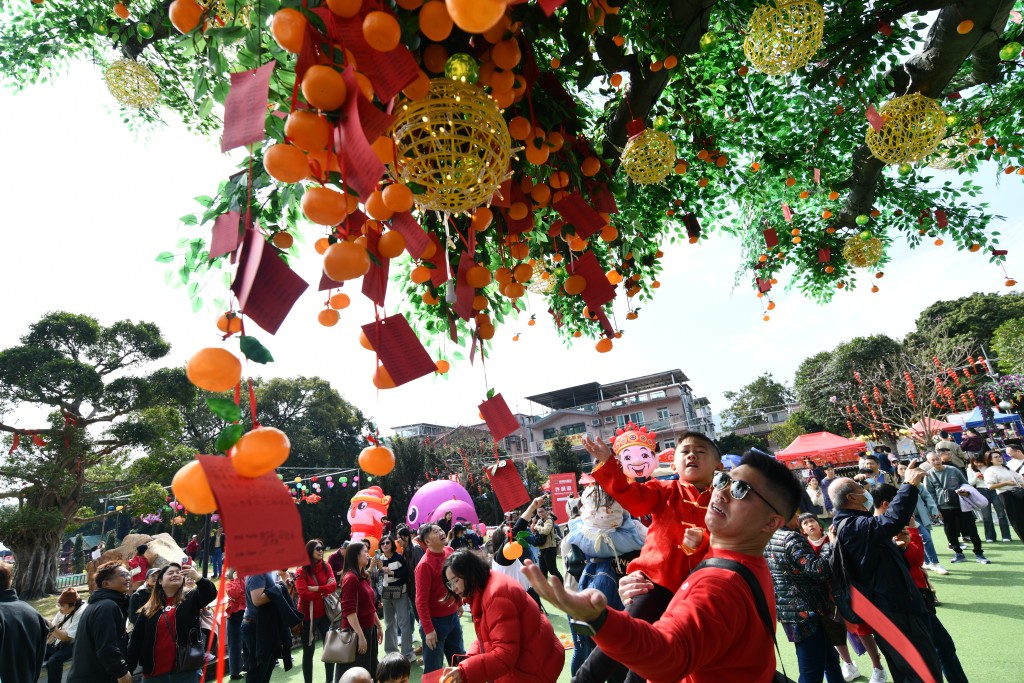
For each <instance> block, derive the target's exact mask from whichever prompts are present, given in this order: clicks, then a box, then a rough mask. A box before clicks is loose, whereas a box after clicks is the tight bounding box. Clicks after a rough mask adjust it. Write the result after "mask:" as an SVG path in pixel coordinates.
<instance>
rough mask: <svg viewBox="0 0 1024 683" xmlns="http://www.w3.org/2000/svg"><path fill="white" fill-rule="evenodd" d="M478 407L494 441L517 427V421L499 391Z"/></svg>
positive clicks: (499, 439)
mask: <svg viewBox="0 0 1024 683" xmlns="http://www.w3.org/2000/svg"><path fill="white" fill-rule="evenodd" d="M479 408H480V414H481V415H483V416H484V422H486V423H487V429H489V430H490V432H491V436H493V437H494V441H495V443H497V442H498V441H501V440H502V439H504V438H505V437H506V436H508V435H509V434H512V433H513V432H515V431H516V430H518V429H519V421H518V420H516V416H515V415H513V414H512V411H511V410H509V409H508V404H507V403H505V399H504V398H503V397H502V395H501V394H500V393H499V394H495V395H494V396H493V397H492V398H489V399H487V400H486V401H484V402H483V403H481V404H480V406H479Z"/></svg>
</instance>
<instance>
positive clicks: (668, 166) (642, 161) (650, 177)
mask: <svg viewBox="0 0 1024 683" xmlns="http://www.w3.org/2000/svg"><path fill="white" fill-rule="evenodd" d="M675 163H676V145H675V143H674V142H672V138H671V137H669V135H668V133H663V132H661V131H660V130H653V129H651V128H648V129H646V130H644V132H642V133H640V134H639V135H637V136H636V137H635V138H633V139H632V140H630V141H629V142H627V143H626V149H624V150H623V151H622V170H623V171H625V172H626V175H627V176H629V177H630V179H631V180H632V181H633V182H634V183H640V184H641V185H649V184H651V183H660V182H661V181H662V180H664V179H665V176H667V175H668V174H669V173H670V172H671V171H672V167H673V166H675Z"/></svg>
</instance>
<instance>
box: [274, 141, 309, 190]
mask: <svg viewBox="0 0 1024 683" xmlns="http://www.w3.org/2000/svg"><path fill="white" fill-rule="evenodd" d="M263 168H265V169H267V173H269V174H270V175H271V177H273V178H274V179H275V180H279V181H281V182H282V183H297V182H299V181H300V180H302V179H303V178H305V177H306V176H307V175H309V162H308V161H307V160H306V154H305V153H304V152H303V151H302V150H301V149H299V148H298V147H296V146H294V145H289V144H288V143H284V142H282V143H279V144H276V145H271V146H270V147H268V148H267V151H266V152H265V153H264V154H263Z"/></svg>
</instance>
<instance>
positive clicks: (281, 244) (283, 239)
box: [270, 230, 295, 249]
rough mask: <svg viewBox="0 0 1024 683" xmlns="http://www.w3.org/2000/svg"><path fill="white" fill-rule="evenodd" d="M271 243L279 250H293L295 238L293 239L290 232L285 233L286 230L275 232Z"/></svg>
mask: <svg viewBox="0 0 1024 683" xmlns="http://www.w3.org/2000/svg"><path fill="white" fill-rule="evenodd" d="M270 241H271V242H273V244H274V246H275V247H277V248H278V249H291V248H292V245H293V244H295V238H294V237H292V234H291V233H290V232H285V231H284V230H282V231H280V232H275V233H274V236H273V237H271V238H270Z"/></svg>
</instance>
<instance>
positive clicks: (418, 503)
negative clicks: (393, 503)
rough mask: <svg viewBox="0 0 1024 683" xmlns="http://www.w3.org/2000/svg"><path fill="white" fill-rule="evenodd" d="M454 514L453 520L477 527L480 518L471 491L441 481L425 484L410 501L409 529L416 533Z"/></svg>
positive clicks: (446, 481)
mask: <svg viewBox="0 0 1024 683" xmlns="http://www.w3.org/2000/svg"><path fill="white" fill-rule="evenodd" d="M447 512H451V513H452V520H453V521H455V522H461V523H462V524H471V525H473V526H476V525H477V524H478V523H479V522H480V518H479V517H478V516H477V514H476V508H475V507H473V498H472V497H471V496H470V495H469V491H467V490H466V489H464V488H462V486H460V485H459V483H458V482H454V481H449V480H447V479H439V480H437V481H430V482H427V483H426V484H424V485H423V486H421V487H420V488H419V490H417V491H416V493H415V494H414V495H413V497H412V500H411V501H409V513H408V514H407V515H406V517H405V521H406V523H407V524H408V525H409V528H410V529H412V530H413V531H416V530H417V529H419V528H420V527H421V526H423V525H424V524H430V523H433V522H436V521H438V520H439V519H442V518H444V516H445V513H447Z"/></svg>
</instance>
